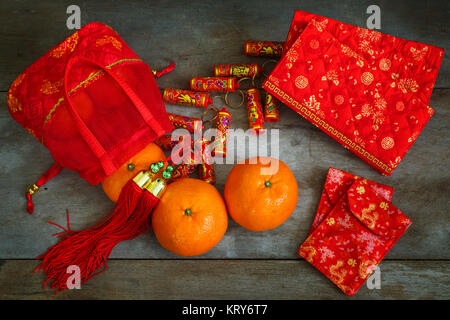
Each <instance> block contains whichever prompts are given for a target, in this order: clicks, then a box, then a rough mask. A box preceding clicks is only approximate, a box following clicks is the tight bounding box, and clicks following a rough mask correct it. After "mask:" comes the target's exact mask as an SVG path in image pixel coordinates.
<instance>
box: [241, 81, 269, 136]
mask: <svg viewBox="0 0 450 320" xmlns="http://www.w3.org/2000/svg"><path fill="white" fill-rule="evenodd" d="M245 98H246V102H247V115H248V123H249V126H250V129H254V130H255V134H257V135H258V134H260V133H264V132H265V129H264V115H263V108H262V105H261V99H260V94H259V90H258V89H256V88H251V89H248V90H247V91H245Z"/></svg>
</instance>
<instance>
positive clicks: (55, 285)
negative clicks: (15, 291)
mask: <svg viewBox="0 0 450 320" xmlns="http://www.w3.org/2000/svg"><path fill="white" fill-rule="evenodd" d="M144 194H145V196H143V195H144ZM158 201H159V199H158V198H157V197H155V196H153V195H152V194H150V193H149V192H147V191H145V192H144V191H143V190H142V189H140V188H139V187H138V186H137V185H136V183H134V182H133V181H132V180H130V181H129V182H128V183H127V184H126V185H125V186H124V187H123V189H122V191H121V193H120V196H119V200H118V201H117V204H116V206H115V207H114V209H113V210H112V211H111V212H110V214H108V215H107V216H106V217H105V218H104V219H103V220H101V221H100V222H98V223H97V224H95V225H94V226H92V227H91V228H89V229H86V230H82V231H72V230H70V225H69V220H67V222H68V226H67V230H66V229H64V228H63V229H64V231H62V232H60V233H57V234H55V236H57V237H58V238H59V239H61V241H60V242H59V243H57V244H55V245H54V246H52V247H50V248H49V249H47V251H46V252H45V253H44V254H42V255H40V256H39V257H38V258H37V259H39V260H42V262H41V264H40V265H39V266H38V267H37V268H36V269H35V270H34V271H38V272H40V271H44V272H45V273H46V280H45V282H44V284H43V287H45V286H46V284H47V283H48V282H49V281H50V280H52V281H51V284H50V288H52V289H56V293H57V292H58V291H62V290H65V289H67V279H68V277H70V274H68V273H67V268H68V267H69V266H70V265H76V266H78V267H79V268H80V276H81V283H85V282H86V281H88V280H89V279H91V278H93V277H95V276H96V275H98V274H100V273H102V272H103V271H105V270H106V269H107V259H108V257H109V255H110V254H111V251H112V249H113V248H114V247H115V246H116V245H117V244H118V243H119V242H121V241H125V240H131V239H134V238H136V237H137V236H138V235H140V234H142V233H145V232H147V231H148V229H149V216H150V214H151V212H152V209H153V208H154V207H155V206H156V204H157V203H158ZM67 219H68V217H67ZM61 228H62V227H61Z"/></svg>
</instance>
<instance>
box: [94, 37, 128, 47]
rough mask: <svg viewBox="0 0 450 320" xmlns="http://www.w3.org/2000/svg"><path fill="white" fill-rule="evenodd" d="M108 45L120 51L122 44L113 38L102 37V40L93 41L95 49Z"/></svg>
mask: <svg viewBox="0 0 450 320" xmlns="http://www.w3.org/2000/svg"><path fill="white" fill-rule="evenodd" d="M108 43H110V44H112V45H113V46H114V48H116V49H118V50H122V42H120V41H119V40H117V39H116V38H115V37H113V36H108V35H104V36H103V37H102V38H100V39H97V41H95V45H96V46H97V47H100V46H103V45H105V44H108Z"/></svg>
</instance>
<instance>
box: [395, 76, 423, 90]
mask: <svg viewBox="0 0 450 320" xmlns="http://www.w3.org/2000/svg"><path fill="white" fill-rule="evenodd" d="M398 88H399V89H400V90H401V91H402V92H403V93H408V92H417V89H418V88H419V85H418V84H417V82H416V81H415V80H413V79H400V81H399V82H398Z"/></svg>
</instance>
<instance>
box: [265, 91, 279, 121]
mask: <svg viewBox="0 0 450 320" xmlns="http://www.w3.org/2000/svg"><path fill="white" fill-rule="evenodd" d="M264 120H265V121H267V122H278V121H279V120H280V110H279V104H278V100H277V99H275V98H274V97H273V96H272V95H271V94H270V93H268V92H267V93H266V103H265V104H264Z"/></svg>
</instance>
